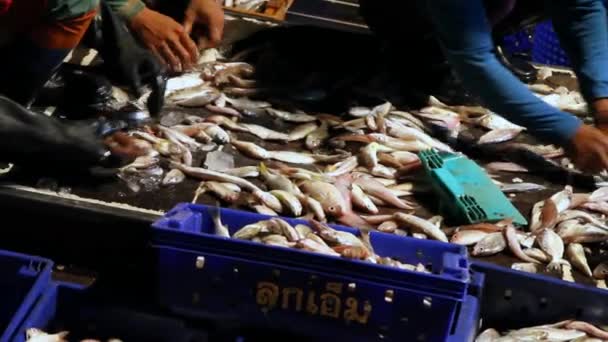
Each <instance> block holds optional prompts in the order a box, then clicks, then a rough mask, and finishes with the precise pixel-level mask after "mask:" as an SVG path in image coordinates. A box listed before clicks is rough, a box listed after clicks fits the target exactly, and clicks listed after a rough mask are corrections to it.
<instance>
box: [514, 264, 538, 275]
mask: <svg viewBox="0 0 608 342" xmlns="http://www.w3.org/2000/svg"><path fill="white" fill-rule="evenodd" d="M511 269H514V270H516V271H522V272H528V273H538V271H539V270H540V267H539V265H538V264H535V263H531V262H516V263H514V264H512V265H511Z"/></svg>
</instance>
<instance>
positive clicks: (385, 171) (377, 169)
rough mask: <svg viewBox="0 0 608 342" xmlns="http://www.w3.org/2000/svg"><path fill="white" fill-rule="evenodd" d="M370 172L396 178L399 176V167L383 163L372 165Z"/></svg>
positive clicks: (379, 175) (378, 175)
mask: <svg viewBox="0 0 608 342" xmlns="http://www.w3.org/2000/svg"><path fill="white" fill-rule="evenodd" d="M369 172H370V173H371V174H372V175H374V176H377V177H383V178H388V179H395V178H396V177H397V169H394V168H392V167H386V166H384V165H381V164H378V165H376V166H374V167H372V168H371V169H370V170H369Z"/></svg>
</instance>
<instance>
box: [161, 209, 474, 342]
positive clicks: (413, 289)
mask: <svg viewBox="0 0 608 342" xmlns="http://www.w3.org/2000/svg"><path fill="white" fill-rule="evenodd" d="M221 217H222V221H223V223H224V224H225V225H227V226H228V227H229V229H230V231H231V233H234V232H235V231H236V230H238V229H240V228H241V227H243V226H245V225H247V224H250V223H253V222H257V221H260V220H264V219H268V218H269V217H268V216H264V215H259V214H254V213H249V212H244V211H238V210H231V209H221ZM285 220H286V221H288V222H290V223H291V224H292V225H295V224H306V221H303V220H295V219H288V218H285ZM153 227H154V228H156V229H155V232H154V235H155V236H154V244H155V248H156V251H157V256H158V262H159V265H158V272H157V273H158V277H159V278H158V291H159V296H160V301H161V304H162V305H164V306H166V307H168V308H170V309H171V310H173V311H174V312H178V313H180V314H184V315H187V316H194V317H204V318H211V319H220V320H224V321H238V322H244V323H245V324H248V325H250V326H255V327H264V328H269V329H282V330H286V331H289V332H291V333H296V334H304V335H307V336H313V337H316V338H329V337H332V336H342V337H348V338H349V339H351V340H366V341H370V340H375V339H379V338H383V339H384V340H385V341H391V340H393V341H394V340H402V338H403V336H412V338H413V339H416V338H418V339H419V340H426V341H443V340H445V339H446V338H447V336H448V335H449V334H450V332H451V329H452V327H453V326H454V325H455V324H456V322H457V315H458V313H459V310H460V307H461V305H462V304H463V302H464V300H465V297H466V293H467V287H468V283H469V269H468V259H467V255H466V250H465V249H464V248H462V247H461V246H456V245H450V244H445V243H441V242H437V241H430V240H418V239H412V238H404V237H399V236H396V235H390V234H383V233H377V232H372V233H371V243H372V245H373V247H374V249H375V252H376V253H377V254H378V255H381V256H389V257H394V258H396V259H399V260H401V261H404V262H408V263H412V264H417V263H419V262H421V263H423V264H425V265H430V266H431V269H432V274H424V273H419V272H411V271H407V270H400V269H395V268H392V267H386V266H382V265H374V264H371V263H367V262H362V261H353V260H346V259H343V258H339V257H331V256H325V255H319V254H316V253H310V252H306V251H300V250H294V249H288V248H281V247H272V246H266V245H262V244H258V243H254V242H250V241H243V240H235V239H229V238H222V237H218V236H215V235H213V234H212V232H213V223H212V219H211V217H210V215H209V213H208V208H207V207H205V206H201V205H192V204H179V205H177V206H176V207H175V208H174V209H173V210H171V211H169V212H168V213H167V214H166V216H165V218H163V219H160V220H158V221H157V222H156V223H154V225H153ZM333 227H334V228H336V229H340V230H344V231H348V232H351V233H355V234H357V231H356V230H355V229H352V228H347V227H342V226H333Z"/></svg>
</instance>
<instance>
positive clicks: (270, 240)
mask: <svg viewBox="0 0 608 342" xmlns="http://www.w3.org/2000/svg"><path fill="white" fill-rule="evenodd" d="M262 243H263V244H265V245H270V246H280V247H294V246H295V243H294V242H290V241H288V240H287V238H286V237H285V236H283V235H278V234H270V235H266V236H264V237H262Z"/></svg>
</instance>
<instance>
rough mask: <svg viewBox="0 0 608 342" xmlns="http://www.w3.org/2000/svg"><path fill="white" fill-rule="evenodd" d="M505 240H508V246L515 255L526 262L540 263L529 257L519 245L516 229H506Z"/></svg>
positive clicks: (508, 227) (510, 227)
mask: <svg viewBox="0 0 608 342" xmlns="http://www.w3.org/2000/svg"><path fill="white" fill-rule="evenodd" d="M505 238H506V240H507V245H508V246H509V248H510V249H511V252H513V254H514V255H515V256H516V257H518V258H520V259H521V260H523V261H526V262H532V263H539V262H538V261H537V260H536V259H534V258H531V257H529V256H527V255H526V254H525V253H524V252H523V251H522V250H521V247H520V245H519V240H518V239H517V233H516V230H515V227H513V226H512V225H509V226H507V227H506V228H505Z"/></svg>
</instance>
